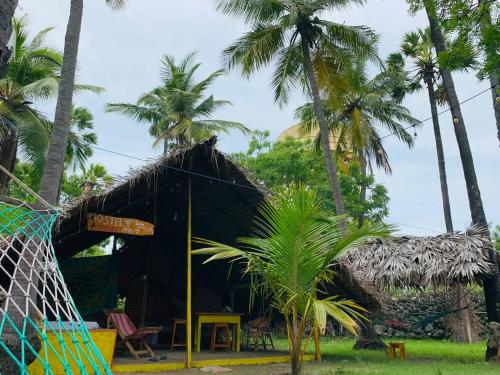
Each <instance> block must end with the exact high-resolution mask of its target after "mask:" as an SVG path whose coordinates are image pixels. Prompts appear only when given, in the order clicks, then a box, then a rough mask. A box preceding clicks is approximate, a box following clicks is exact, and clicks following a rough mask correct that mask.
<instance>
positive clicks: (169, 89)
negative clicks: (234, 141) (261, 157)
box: [107, 53, 249, 151]
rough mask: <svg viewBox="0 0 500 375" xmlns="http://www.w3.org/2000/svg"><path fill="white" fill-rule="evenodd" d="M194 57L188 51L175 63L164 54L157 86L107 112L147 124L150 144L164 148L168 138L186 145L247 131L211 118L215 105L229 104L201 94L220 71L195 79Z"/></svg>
mask: <svg viewBox="0 0 500 375" xmlns="http://www.w3.org/2000/svg"><path fill="white" fill-rule="evenodd" d="M194 57H195V54H194V53H190V54H188V55H187V56H186V57H185V58H184V59H182V60H181V61H180V62H176V60H175V58H174V57H173V56H168V55H165V56H164V57H163V59H162V69H161V77H162V84H161V86H158V87H156V88H154V89H153V90H151V91H150V92H148V93H145V94H143V95H142V96H141V97H140V98H139V99H138V100H137V103H136V104H128V103H110V104H108V105H107V111H108V112H118V113H121V114H122V115H124V116H127V117H130V118H132V119H135V120H137V121H139V122H145V123H148V124H150V128H149V133H150V134H151V135H152V136H153V137H154V138H155V142H154V144H153V145H154V146H157V145H158V144H159V143H160V142H164V144H165V147H164V150H165V151H167V150H168V147H167V146H166V145H167V144H168V142H169V141H172V142H173V143H174V144H180V145H186V144H193V143H195V142H200V141H203V140H205V139H208V138H210V137H211V136H212V135H214V134H218V133H228V132H229V131H230V130H233V129H237V130H239V131H241V132H243V133H248V132H249V130H248V129H247V128H246V127H245V126H243V125H242V124H240V123H238V122H234V121H226V120H216V119H213V118H212V115H213V114H214V113H215V112H216V111H217V110H218V109H219V108H222V107H224V106H226V105H229V104H231V102H229V101H227V100H216V99H214V96H213V95H209V96H205V92H206V90H207V89H208V88H209V87H210V85H211V84H212V83H213V82H214V80H215V79H216V78H218V77H220V76H222V75H223V74H224V71H223V70H216V71H215V72H213V73H211V74H210V75H209V76H208V77H206V78H205V79H203V80H201V81H199V82H197V81H195V74H196V72H197V70H198V69H199V67H200V66H201V64H199V63H195V62H194Z"/></svg>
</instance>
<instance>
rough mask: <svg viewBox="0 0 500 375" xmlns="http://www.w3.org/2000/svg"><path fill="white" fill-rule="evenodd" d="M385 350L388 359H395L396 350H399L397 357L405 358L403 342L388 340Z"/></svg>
mask: <svg viewBox="0 0 500 375" xmlns="http://www.w3.org/2000/svg"><path fill="white" fill-rule="evenodd" d="M387 350H388V354H389V358H390V359H396V357H397V351H398V350H399V359H405V358H406V350H405V344H404V342H390V343H389V347H388V348H387Z"/></svg>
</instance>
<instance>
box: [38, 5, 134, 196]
mask: <svg viewBox="0 0 500 375" xmlns="http://www.w3.org/2000/svg"><path fill="white" fill-rule="evenodd" d="M105 2H106V4H108V5H109V6H110V7H111V8H113V9H120V8H122V7H124V6H125V4H126V2H127V0H105ZM82 18H83V0H71V5H70V12H69V19H68V26H67V28H66V36H65V39H64V54H63V56H64V59H63V64H62V68H61V80H60V84H59V93H58V96H57V104H56V113H55V117H54V126H53V128H52V132H51V135H50V143H49V149H48V153H47V158H46V163H45V167H44V171H43V175H42V181H41V184H40V191H39V194H40V196H41V197H42V198H43V199H45V200H46V201H47V202H48V203H50V204H56V203H57V199H58V197H59V188H60V184H59V181H60V179H61V176H62V173H63V170H64V158H65V155H66V148H67V144H68V137H69V129H70V120H71V106H72V101H73V92H74V89H75V73H76V60H77V56H78V44H79V42H80V30H81V27H82Z"/></svg>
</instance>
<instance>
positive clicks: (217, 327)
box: [210, 323, 232, 352]
mask: <svg viewBox="0 0 500 375" xmlns="http://www.w3.org/2000/svg"><path fill="white" fill-rule="evenodd" d="M218 331H219V332H220V331H222V333H223V334H224V342H222V343H217V333H218ZM231 345H232V340H231V332H230V329H229V324H227V323H214V325H213V328H212V338H211V340H210V351H211V352H213V351H215V349H217V348H224V349H226V351H227V352H230V351H231Z"/></svg>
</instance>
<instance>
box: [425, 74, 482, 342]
mask: <svg viewBox="0 0 500 375" xmlns="http://www.w3.org/2000/svg"><path fill="white" fill-rule="evenodd" d="M425 83H426V85H427V92H428V95H429V102H430V106H431V116H432V125H433V128H434V140H435V141H436V153H437V159H438V168H439V182H440V184H441V197H442V201H443V213H444V221H445V225H446V232H448V233H451V232H453V221H452V218H451V207H450V196H449V194H448V179H447V177H446V164H445V160H444V151H443V141H442V139H441V129H440V126H439V116H438V111H437V104H436V92H435V91H434V85H433V80H432V78H431V77H428V78H426V79H425ZM451 292H452V304H453V306H456V307H457V308H458V311H457V313H456V314H455V324H454V326H453V327H452V332H453V335H452V336H453V339H454V340H455V341H458V342H463V343H471V342H472V334H471V321H470V318H469V313H470V311H469V309H468V308H467V307H466V305H465V297H464V294H465V293H466V289H465V286H464V285H463V284H461V283H457V284H456V285H454V286H453V287H452V288H451Z"/></svg>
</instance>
